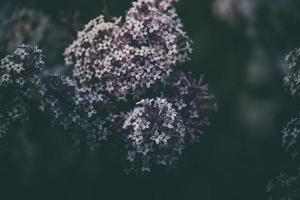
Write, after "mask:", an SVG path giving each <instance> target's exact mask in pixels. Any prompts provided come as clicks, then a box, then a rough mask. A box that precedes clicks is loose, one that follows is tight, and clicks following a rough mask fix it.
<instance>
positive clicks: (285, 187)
mask: <svg viewBox="0 0 300 200" xmlns="http://www.w3.org/2000/svg"><path fill="white" fill-rule="evenodd" d="M299 53H300V49H299V48H297V49H295V50H293V51H291V52H290V53H289V54H288V55H287V56H286V61H287V63H288V69H287V74H286V76H285V77H284V86H285V87H286V88H287V90H288V92H289V93H290V94H291V95H293V96H298V95H299V88H300V87H299V86H300V84H299V81H300V70H299V63H298V62H299V55H300V54H299ZM282 134H283V136H282V146H283V148H284V149H285V150H286V151H287V152H288V153H289V154H290V155H291V157H292V164H293V165H292V168H291V169H292V170H293V171H296V173H295V172H292V173H290V171H291V170H290V169H289V170H288V172H287V173H282V174H280V175H279V176H277V177H276V178H274V179H273V180H271V181H270V182H269V184H268V185H267V192H268V194H269V199H270V200H277V199H278V200H281V199H282V200H289V199H299V198H300V190H299V188H300V168H299V152H300V146H299V145H300V143H299V141H300V140H299V139H300V138H299V137H300V118H299V117H294V118H292V119H291V120H290V121H289V122H288V123H287V125H286V126H285V127H284V128H283V130H282ZM295 169H296V170H295Z"/></svg>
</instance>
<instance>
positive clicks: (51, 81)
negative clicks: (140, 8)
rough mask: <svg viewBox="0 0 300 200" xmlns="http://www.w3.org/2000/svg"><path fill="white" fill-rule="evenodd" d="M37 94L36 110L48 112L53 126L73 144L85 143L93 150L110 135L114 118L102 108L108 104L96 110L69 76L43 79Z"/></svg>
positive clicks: (54, 76) (89, 99)
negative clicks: (64, 133)
mask: <svg viewBox="0 0 300 200" xmlns="http://www.w3.org/2000/svg"><path fill="white" fill-rule="evenodd" d="M39 94H40V99H41V105H40V107H39V108H40V109H41V110H42V111H47V112H49V113H50V114H51V116H52V117H51V118H52V122H53V125H59V126H61V127H63V129H65V130H66V131H68V132H69V133H70V134H71V136H72V137H73V139H74V142H75V144H76V145H79V144H81V143H82V141H85V142H87V144H88V147H89V148H90V149H94V148H95V147H97V146H99V144H100V142H102V141H106V140H107V138H108V136H109V135H111V131H112V130H113V123H114V121H115V119H116V118H117V117H118V116H117V115H113V114H112V113H109V112H110V111H107V110H106V109H105V108H106V107H108V105H101V106H99V107H98V108H97V109H96V108H95V107H94V105H93V104H91V102H93V101H92V100H91V97H90V96H89V94H90V93H87V94H85V93H82V91H80V90H79V89H78V88H77V86H76V84H75V83H74V81H73V80H71V79H70V78H69V77H67V76H62V75H52V76H49V77H47V78H46V79H45V80H43V82H42V85H41V88H40V90H39ZM99 98H100V97H99ZM95 110H98V112H96V111H95Z"/></svg>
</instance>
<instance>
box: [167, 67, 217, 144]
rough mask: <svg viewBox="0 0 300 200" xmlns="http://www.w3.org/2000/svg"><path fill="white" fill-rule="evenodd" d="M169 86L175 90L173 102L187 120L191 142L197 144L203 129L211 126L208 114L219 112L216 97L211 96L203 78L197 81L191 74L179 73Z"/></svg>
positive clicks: (186, 124)
mask: <svg viewBox="0 0 300 200" xmlns="http://www.w3.org/2000/svg"><path fill="white" fill-rule="evenodd" d="M167 85H168V88H169V89H168V90H169V91H170V90H174V94H173V96H172V97H171V101H173V102H174V104H175V105H176V107H177V110H178V112H179V113H180V115H181V116H182V118H183V119H185V121H184V123H185V126H186V129H187V135H188V137H189V140H190V142H197V141H198V140H199V136H200V135H201V134H202V133H203V128H204V127H205V126H206V125H209V119H208V117H207V116H206V114H207V113H208V112H211V111H216V110H217V105H216V103H215V101H214V96H213V95H211V94H209V92H208V85H207V84H204V83H203V76H201V77H200V78H199V79H195V78H193V77H192V74H191V73H184V72H178V73H177V74H176V75H175V76H173V77H172V78H171V80H170V81H169V83H167Z"/></svg>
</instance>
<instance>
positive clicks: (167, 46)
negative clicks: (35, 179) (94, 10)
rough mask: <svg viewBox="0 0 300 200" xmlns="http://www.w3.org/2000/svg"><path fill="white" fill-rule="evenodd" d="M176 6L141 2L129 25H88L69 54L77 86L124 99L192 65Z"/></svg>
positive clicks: (100, 21) (118, 22)
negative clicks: (185, 64)
mask: <svg viewBox="0 0 300 200" xmlns="http://www.w3.org/2000/svg"><path fill="white" fill-rule="evenodd" d="M173 2H174V1H156V0H151V1H149V0H139V1H138V2H136V3H133V6H132V8H131V9H130V10H129V11H128V13H127V15H126V17H125V21H122V18H113V19H111V20H110V21H109V22H105V20H104V16H99V17H97V18H96V19H94V20H92V21H90V22H89V23H88V24H87V25H86V26H85V28H84V30H82V31H81V32H79V33H78V38H77V40H75V41H74V42H73V44H71V45H70V46H69V47H68V48H67V49H66V51H65V55H66V58H65V60H66V63H67V64H68V65H71V66H73V77H74V79H75V80H76V83H77V85H78V86H79V87H80V88H84V89H85V90H92V91H97V92H99V93H104V94H108V95H111V96H115V97H116V98H117V99H126V96H127V95H137V93H138V91H139V90H142V89H144V88H145V87H147V88H149V87H150V86H151V85H153V84H154V83H155V82H156V81H162V80H164V79H165V78H166V77H167V76H169V74H170V72H172V70H173V67H174V66H175V65H177V64H180V63H183V62H185V61H186V60H188V59H189V56H188V55H189V53H190V52H191V48H190V44H191V42H190V40H189V39H188V37H187V36H186V34H185V32H183V30H182V23H181V21H180V20H179V18H178V16H177V14H176V12H175V10H174V9H172V7H171V6H172V3H173Z"/></svg>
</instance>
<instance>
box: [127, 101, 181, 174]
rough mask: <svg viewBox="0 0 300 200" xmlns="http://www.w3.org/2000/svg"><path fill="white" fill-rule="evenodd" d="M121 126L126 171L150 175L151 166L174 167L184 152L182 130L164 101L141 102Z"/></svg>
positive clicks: (177, 115) (172, 108)
mask: <svg viewBox="0 0 300 200" xmlns="http://www.w3.org/2000/svg"><path fill="white" fill-rule="evenodd" d="M136 105H137V106H136V107H135V108H134V110H133V111H132V112H130V113H129V114H128V116H127V118H126V121H125V122H124V124H123V129H125V130H128V133H127V134H126V139H125V140H126V147H125V148H126V160H127V161H128V162H129V168H128V170H133V171H135V172H137V173H144V172H147V171H150V170H151V168H152V167H153V166H164V167H166V168H167V169H168V168H170V167H173V166H174V164H175V162H176V161H177V160H178V158H179V156H180V155H181V154H182V150H183V148H184V137H185V126H184V125H183V122H182V119H181V117H180V115H179V114H178V113H177V111H176V110H175V108H174V106H173V105H172V104H171V103H169V102H168V101H167V100H166V99H162V98H156V99H143V100H142V101H140V102H138V103H137V104H136Z"/></svg>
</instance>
